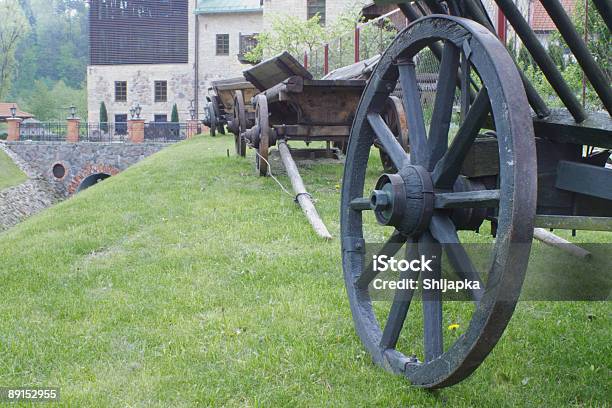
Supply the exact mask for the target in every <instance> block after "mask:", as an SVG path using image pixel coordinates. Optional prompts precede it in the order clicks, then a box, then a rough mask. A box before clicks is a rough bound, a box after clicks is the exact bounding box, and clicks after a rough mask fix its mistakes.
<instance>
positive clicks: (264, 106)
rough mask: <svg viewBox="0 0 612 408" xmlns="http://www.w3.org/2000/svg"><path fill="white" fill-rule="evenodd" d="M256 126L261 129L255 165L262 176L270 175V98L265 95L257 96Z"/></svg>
mask: <svg viewBox="0 0 612 408" xmlns="http://www.w3.org/2000/svg"><path fill="white" fill-rule="evenodd" d="M255 110H256V114H255V118H256V119H255V127H256V129H258V131H259V138H258V139H259V144H258V146H257V154H256V155H255V167H256V168H257V171H258V172H259V175H260V176H267V175H268V162H267V160H268V149H269V148H270V146H269V143H270V125H269V117H268V100H267V99H266V97H265V96H263V95H258V96H257V105H256V109H255Z"/></svg>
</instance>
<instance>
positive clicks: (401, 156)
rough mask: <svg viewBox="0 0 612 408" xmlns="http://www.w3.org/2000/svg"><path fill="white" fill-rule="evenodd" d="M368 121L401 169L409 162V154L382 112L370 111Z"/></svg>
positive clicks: (397, 166)
mask: <svg viewBox="0 0 612 408" xmlns="http://www.w3.org/2000/svg"><path fill="white" fill-rule="evenodd" d="M368 122H369V123H370V126H371V127H372V130H373V131H374V133H375V134H376V138H377V139H378V141H379V142H380V144H381V145H382V147H383V149H384V150H385V152H386V153H387V154H388V155H389V157H390V158H391V161H392V162H393V164H394V165H395V168H397V169H401V168H402V167H404V165H406V164H408V155H407V154H406V152H405V151H404V148H403V147H402V145H401V144H400V143H399V142H398V141H397V139H396V138H395V136H394V135H393V132H391V129H389V127H388V126H387V124H386V123H385V121H384V120H383V118H382V117H381V116H380V114H378V113H374V112H373V113H369V114H368Z"/></svg>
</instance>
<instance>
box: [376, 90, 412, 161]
mask: <svg viewBox="0 0 612 408" xmlns="http://www.w3.org/2000/svg"><path fill="white" fill-rule="evenodd" d="M381 116H382V118H383V120H384V121H385V123H386V124H387V126H388V127H389V129H391V132H392V133H393V135H394V136H395V138H396V139H397V141H398V142H399V143H400V145H401V146H402V148H403V149H404V151H406V152H408V149H409V140H408V126H407V124H406V114H405V113H404V107H403V106H402V101H401V100H400V98H398V97H397V96H390V97H389V98H387V101H386V103H385V109H384V111H383V114H382V115H381ZM379 147H380V146H379ZM379 152H380V161H381V162H382V165H383V169H385V171H386V172H387V173H395V172H397V169H396V168H395V166H394V165H393V162H392V161H391V158H390V157H389V155H388V154H387V152H385V150H384V149H382V148H380V150H379Z"/></svg>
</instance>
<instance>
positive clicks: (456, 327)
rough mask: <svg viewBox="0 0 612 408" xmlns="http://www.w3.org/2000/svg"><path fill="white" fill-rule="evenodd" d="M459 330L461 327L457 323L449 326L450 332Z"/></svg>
mask: <svg viewBox="0 0 612 408" xmlns="http://www.w3.org/2000/svg"><path fill="white" fill-rule="evenodd" d="M458 328H459V325H458V324H457V323H453V324H449V325H448V330H452V331H455V330H457V329H458Z"/></svg>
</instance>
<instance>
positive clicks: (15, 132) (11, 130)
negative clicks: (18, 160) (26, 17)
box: [6, 118, 21, 142]
mask: <svg viewBox="0 0 612 408" xmlns="http://www.w3.org/2000/svg"><path fill="white" fill-rule="evenodd" d="M6 122H7V123H8V136H7V138H6V141H7V142H17V141H18V140H19V128H20V127H21V118H7V119H6Z"/></svg>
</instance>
